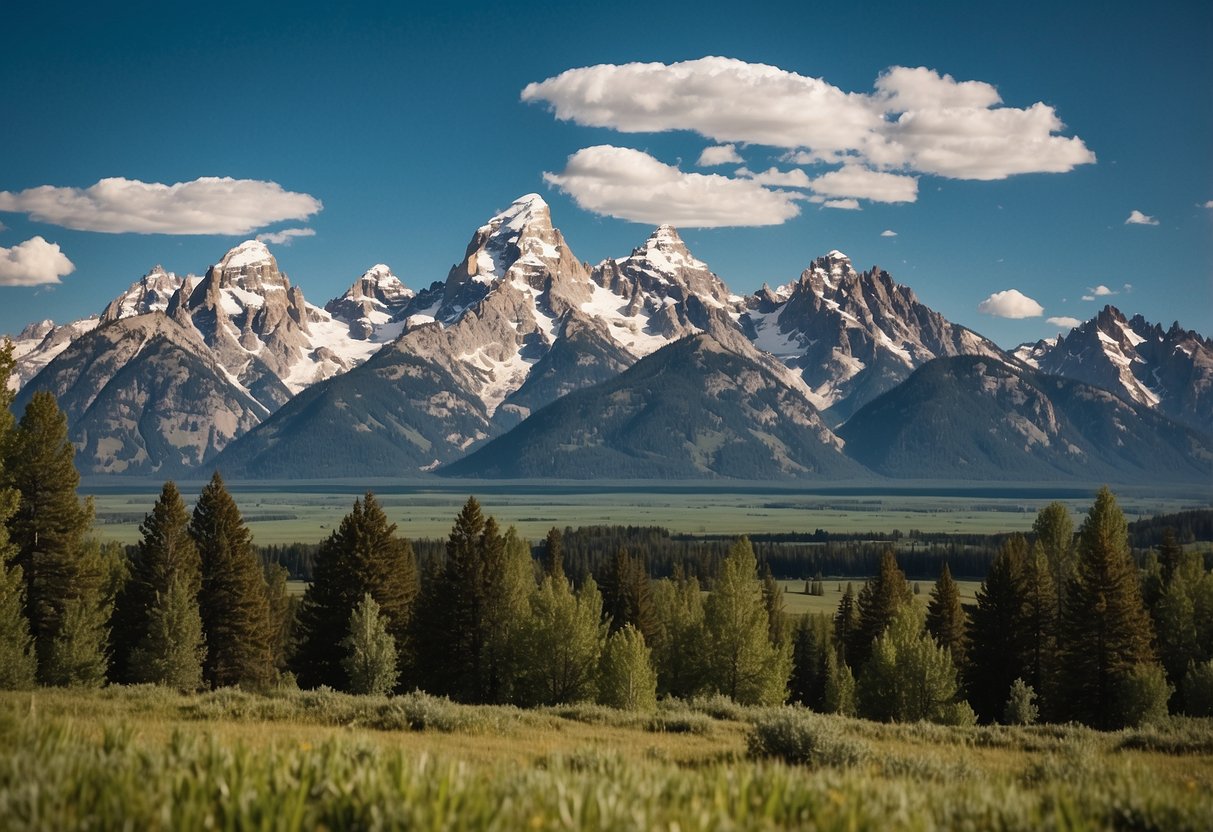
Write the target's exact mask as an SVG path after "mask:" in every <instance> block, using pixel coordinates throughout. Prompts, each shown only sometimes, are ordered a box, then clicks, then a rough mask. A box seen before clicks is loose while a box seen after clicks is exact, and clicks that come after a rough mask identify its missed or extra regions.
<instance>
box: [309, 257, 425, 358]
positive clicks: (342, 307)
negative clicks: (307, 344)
mask: <svg viewBox="0 0 1213 832" xmlns="http://www.w3.org/2000/svg"><path fill="white" fill-rule="evenodd" d="M414 297H416V293H415V292H414V291H413V290H412V289H409V288H408V287H407V286H405V285H404V283H403V282H402V281H401V280H400V278H398V277H397V276H396V275H395V274H393V273H392V270H391V268H390V267H389V266H387V265H385V264H383V263H378V264H376V265H374V266H371V267H370V268H369V269H367V270H366V271H365V272H363V273H362V276H361V277H359V278H358V279H357V280H355V281H354V283H353V285H352V286H350V288H349V289H347V290H346V292H345V294H343V295H341V296H340V297H336V298H333V299H332V300H330V301H329V302H328V303H326V304H325V305H324V310H325V311H326V312H328V313H329V314H330V315H332V316H333V317H334V318H336V319H338V320H341V321H345V322H346V323H347V324H349V328H350V335H351V336H352V337H354V338H357V339H359V340H366V339H368V338H371V337H373V336H374V334H375V329H376V327H379V326H382V325H384V324H386V323H389V322H391V321H393V320H395V319H396V317H397V316H398V315H400V314H401V313H402V312H404V310H405V309H407V308H408V306H409V302H410V301H412V300H413V298H414Z"/></svg>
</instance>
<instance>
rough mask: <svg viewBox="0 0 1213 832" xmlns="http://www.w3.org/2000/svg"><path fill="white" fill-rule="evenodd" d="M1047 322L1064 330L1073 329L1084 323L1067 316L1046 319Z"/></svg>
mask: <svg viewBox="0 0 1213 832" xmlns="http://www.w3.org/2000/svg"><path fill="white" fill-rule="evenodd" d="M1045 322H1046V323H1050V324H1053V326H1059V327H1061V328H1062V329H1073V328H1074V327H1076V326H1078V325H1079V324H1081V323H1082V321H1080V320H1078V318H1071V317H1069V316H1067V315H1061V316H1058V317H1056V318H1045Z"/></svg>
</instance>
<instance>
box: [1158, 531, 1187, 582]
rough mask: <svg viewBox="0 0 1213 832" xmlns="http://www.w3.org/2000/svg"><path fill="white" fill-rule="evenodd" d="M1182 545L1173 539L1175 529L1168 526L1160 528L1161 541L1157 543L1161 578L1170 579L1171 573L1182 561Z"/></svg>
mask: <svg viewBox="0 0 1213 832" xmlns="http://www.w3.org/2000/svg"><path fill="white" fill-rule="evenodd" d="M1183 560H1184V547H1183V546H1181V545H1180V543H1179V541H1178V540H1176V539H1175V531H1174V530H1173V529H1172V528H1171V527H1170V526H1168V527H1166V528H1165V529H1163V530H1162V541H1161V542H1160V543H1159V544H1158V562H1159V563H1160V564H1161V566H1162V579H1163V581H1164V582H1167V581H1170V580H1171V575H1172V574H1174V572H1175V570H1176V569H1177V568H1178V567H1179V566H1180V565H1181V564H1182V563H1183Z"/></svg>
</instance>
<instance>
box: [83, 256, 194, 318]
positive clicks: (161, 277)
mask: <svg viewBox="0 0 1213 832" xmlns="http://www.w3.org/2000/svg"><path fill="white" fill-rule="evenodd" d="M183 283H184V280H183V279H182V278H180V277H178V276H177V275H176V274H174V273H173V272H168V271H165V270H164V266H161V265H159V264H156V265H155V266H153V267H152V268H151V271H149V272H148V273H147V274H145V275H144V276H143V277H141V278H139V279H138V280H136V281H135V282H134V283H132V284H131V285H130V288H129V289H127V290H126V291H125V292H123V293H122V294H121V295H119V296H118V297H116V298H114V299H113V300H112V301H110V303H109V305H108V306H106V307H105V311H104V312H102V313H101V321H102V323H110V322H111V321H117V320H120V319H122V318H132V317H134V316H136V315H145V314H147V313H148V312H164V311H166V310H167V309H168V307H169V302H170V301H171V300H172V298H173V295H175V294H176V293H177V290H178V289H180V288H181V287H182V285H183Z"/></svg>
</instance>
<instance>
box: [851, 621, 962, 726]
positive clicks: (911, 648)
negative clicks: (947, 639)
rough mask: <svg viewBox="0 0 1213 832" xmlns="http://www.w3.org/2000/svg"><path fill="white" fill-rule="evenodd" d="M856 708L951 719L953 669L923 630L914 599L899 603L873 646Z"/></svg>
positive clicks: (885, 716) (876, 715) (874, 713)
mask: <svg viewBox="0 0 1213 832" xmlns="http://www.w3.org/2000/svg"><path fill="white" fill-rule="evenodd" d="M857 687H858V691H859V711H860V714H862V715H863V716H865V717H867V718H868V719H878V720H883V721H886V722H917V721H919V720H929V721H932V722H948V721H951V715H952V706H953V705H954V703H955V701H956V693H957V686H956V668H955V666H954V665H953V664H952V656H951V654H950V653H949V652H948V650H947V649H945V648H943V647H940V646H939V645H938V644H936V642H935V639H934V638H932V637H931V635H930V634H929V633H928V632H927V631H926V625H925V615H924V613H923V610H922V609H921V607H919V605H917V604H904V605H902V606H901V608H900V609H899V610H898V611H897V614H896V615H895V616H894V618H893V621H892V623H890V624H889V627H888V629H886V630H885V631H884V633H882V634H881V635H880V636H879V637H878V638H877V639H876V641H875V642H874V643H873V645H872V655H871V658H870V659H868V662H867V664H865V665H864V668H863V672H862V673H861V674H860V677H859V684H858V686H857Z"/></svg>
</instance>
